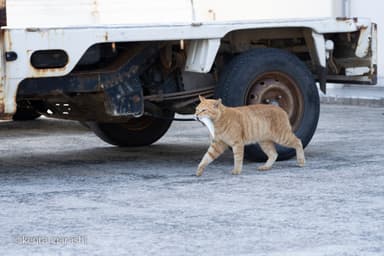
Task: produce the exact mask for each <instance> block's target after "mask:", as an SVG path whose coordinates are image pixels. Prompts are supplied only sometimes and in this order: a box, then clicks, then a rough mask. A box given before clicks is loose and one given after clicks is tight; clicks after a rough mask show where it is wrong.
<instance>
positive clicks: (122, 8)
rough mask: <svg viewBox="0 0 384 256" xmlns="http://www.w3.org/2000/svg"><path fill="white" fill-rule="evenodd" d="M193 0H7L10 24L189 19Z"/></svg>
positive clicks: (43, 25)
mask: <svg viewBox="0 0 384 256" xmlns="http://www.w3.org/2000/svg"><path fill="white" fill-rule="evenodd" d="M191 10H192V8H191V1H190V0H161V1H160V0H139V1H137V0H135V1H132V0H125V1H124V0H7V19H8V20H7V22H8V23H7V24H8V26H9V27H65V26H86V25H101V24H138V23H145V24H148V23H174V22H190V21H191V18H192V11H191Z"/></svg>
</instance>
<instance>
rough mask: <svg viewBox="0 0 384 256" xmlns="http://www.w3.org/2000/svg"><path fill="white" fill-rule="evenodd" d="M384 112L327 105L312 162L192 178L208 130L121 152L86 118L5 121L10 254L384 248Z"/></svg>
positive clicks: (3, 183)
mask: <svg viewBox="0 0 384 256" xmlns="http://www.w3.org/2000/svg"><path fill="white" fill-rule="evenodd" d="M383 135H384V108H380V107H376V108H372V107H356V106H340V105H322V106H321V117H320V122H319V126H318V129H317V132H316V134H315V136H314V138H313V140H312V142H311V143H310V144H309V146H308V147H307V148H306V149H305V153H306V158H307V163H306V166H305V167H304V168H299V167H297V166H296V162H295V159H292V160H289V161H283V162H277V163H276V164H275V165H274V167H273V169H272V170H270V171H267V172H259V171H257V170H256V167H257V166H258V165H260V163H252V162H245V164H244V168H243V173H242V174H241V175H240V176H233V175H231V174H230V170H231V169H232V164H233V159H232V154H231V152H229V151H228V152H227V153H225V154H224V155H223V156H222V157H221V158H220V159H218V160H217V161H216V162H214V163H212V164H211V165H210V166H208V168H207V169H206V172H205V173H204V174H203V176H202V177H199V178H198V177H196V176H194V173H195V171H196V168H197V165H198V163H199V161H200V159H201V157H202V156H203V155H204V153H205V151H206V149H207V147H208V145H209V135H208V131H207V130H206V128H205V127H203V126H202V125H201V124H199V123H197V122H187V123H185V122H175V123H174V124H173V125H172V127H171V129H170V130H169V132H168V133H167V134H166V135H165V136H164V137H163V138H162V139H161V140H160V141H159V142H157V143H156V144H154V145H152V146H150V147H142V148H134V149H132V148H131V149H127V148H117V147H113V146H110V145H108V144H105V143H104V142H102V141H101V140H99V139H98V138H97V137H96V136H94V135H93V134H92V133H91V132H89V131H88V130H87V129H86V128H85V127H83V126H81V125H79V124H78V123H76V122H68V121H58V120H51V119H39V120H36V121H31V122H0V141H1V144H0V154H1V157H0V209H1V210H0V227H1V229H0V254H1V255H271V256H275V255H292V256H300V255H303V256H311V255H314V256H317V255H334V256H340V255H368V256H371V255H372V256H373V255H375V256H376V255H377V256H382V255H384V186H383V184H384V146H383V145H384V136H383Z"/></svg>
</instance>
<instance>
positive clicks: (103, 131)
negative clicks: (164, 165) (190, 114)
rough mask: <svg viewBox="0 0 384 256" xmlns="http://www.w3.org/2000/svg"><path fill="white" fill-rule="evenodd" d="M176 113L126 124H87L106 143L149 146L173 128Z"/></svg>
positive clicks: (135, 120)
mask: <svg viewBox="0 0 384 256" xmlns="http://www.w3.org/2000/svg"><path fill="white" fill-rule="evenodd" d="M173 116H174V113H173V112H166V113H164V117H163V118H155V117H151V116H142V117H140V118H135V119H132V120H130V121H128V122H125V123H97V122H87V126H88V127H89V128H90V129H91V130H93V132H94V133H95V134H96V135H97V136H98V137H99V138H101V139H102V140H104V141H105V142H107V143H109V144H112V145H116V146H120V147H139V146H147V145H150V144H152V143H154V142H156V141H157V140H158V139H160V138H161V137H162V136H163V135H164V134H165V133H166V132H167V130H168V128H169V127H170V126H171V123H172V120H173Z"/></svg>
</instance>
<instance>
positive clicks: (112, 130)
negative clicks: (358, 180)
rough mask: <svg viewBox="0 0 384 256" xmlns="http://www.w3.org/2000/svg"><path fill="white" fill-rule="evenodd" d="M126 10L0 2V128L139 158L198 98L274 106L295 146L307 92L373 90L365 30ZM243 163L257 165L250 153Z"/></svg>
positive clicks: (182, 2) (160, 4) (310, 120)
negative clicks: (12, 122)
mask: <svg viewBox="0 0 384 256" xmlns="http://www.w3.org/2000/svg"><path fill="white" fill-rule="evenodd" d="M63 2H65V5H64V4H63ZM133 2H135V3H136V4H137V1H118V0H113V1H105V0H104V1H103V0H99V1H88V0H81V1H72V0H71V1H59V0H55V1H46V0H36V1H25V0H19V1H16V0H8V1H7V2H6V1H5V0H2V1H0V4H1V15H0V22H1V25H2V27H1V34H0V76H1V83H0V118H2V119H9V118H12V117H17V118H18V119H32V118H35V117H37V116H39V115H45V116H48V117H54V118H64V119H71V120H78V121H81V122H83V123H86V124H87V125H88V126H89V127H90V128H91V129H92V130H93V131H94V132H95V133H96V134H97V135H98V136H99V137H100V138H102V139H103V140H105V141H106V142H108V143H111V144H114V145H118V146H142V145H149V144H151V143H153V142H155V141H156V140H158V139H159V138H160V137H161V136H162V135H163V134H164V133H165V132H166V131H167V129H168V127H169V126H170V125H171V123H172V120H173V117H174V114H175V113H179V114H191V113H193V112H194V107H195V105H196V103H197V100H198V95H204V96H207V97H217V98H222V100H223V102H224V103H225V104H226V105H229V106H238V105H245V104H257V103H263V104H276V105H279V106H281V107H282V108H283V109H284V110H286V111H287V113H288V114H289V117H290V121H291V123H292V125H293V129H294V130H295V133H296V134H297V135H298V136H299V137H300V138H301V139H302V141H303V144H304V145H307V144H308V143H309V141H310V140H311V138H312V135H313V134H314V132H315V130H316V126H317V121H318V118H319V95H318V90H317V84H318V85H319V87H320V88H321V90H322V91H323V92H326V84H327V82H334V83H345V82H347V83H350V84H354V83H356V84H357V83H358V84H375V83H376V76H377V59H376V54H377V35H376V31H377V30H376V25H375V24H374V23H372V22H371V21H370V20H369V19H363V18H301V19H295V18H284V19H278V20H276V19H272V20H271V19H256V18H258V17H257V16H255V19H253V20H249V19H247V20H244V19H240V18H241V13H240V15H239V19H231V20H220V19H218V18H217V15H216V14H215V10H214V9H209V10H208V12H209V15H210V18H209V19H200V18H199V6H198V3H199V1H197V0H195V1H193V0H166V1H149V0H145V1H142V2H143V3H142V4H141V5H140V8H138V7H136V8H135V7H134V6H135V5H132V3H133ZM200 2H201V1H200ZM60 3H61V4H60ZM132 6H133V7H132ZM235 8H236V7H235V6H234V9H235ZM118 10H120V12H121V10H124V11H125V12H128V14H126V15H120V16H119V15H118V14H116V13H117V12H118ZM108 13H109V14H110V15H109V16H108V15H107V14H108ZM156 15H157V16H156ZM22 17H24V20H23V19H22ZM64 19H65V22H64V21H63V20H64ZM247 152H248V153H247V156H248V158H250V159H255V160H261V159H263V158H264V156H263V154H262V153H261V152H260V150H259V149H258V148H257V145H254V146H250V147H248V148H247ZM279 153H280V159H287V158H290V157H292V156H293V155H294V152H293V151H292V150H289V149H285V148H279Z"/></svg>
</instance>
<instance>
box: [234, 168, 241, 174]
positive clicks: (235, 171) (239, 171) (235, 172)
mask: <svg viewBox="0 0 384 256" xmlns="http://www.w3.org/2000/svg"><path fill="white" fill-rule="evenodd" d="M240 173H241V170H235V169H233V170H232V175H239V174H240Z"/></svg>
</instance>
